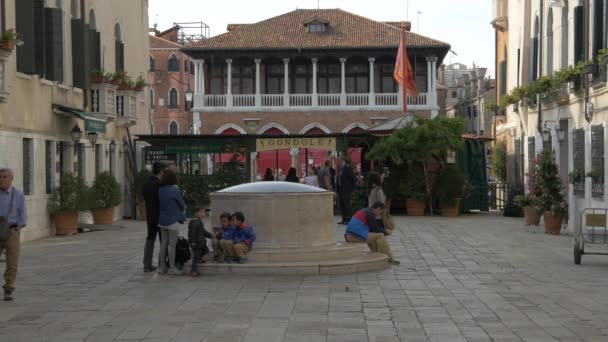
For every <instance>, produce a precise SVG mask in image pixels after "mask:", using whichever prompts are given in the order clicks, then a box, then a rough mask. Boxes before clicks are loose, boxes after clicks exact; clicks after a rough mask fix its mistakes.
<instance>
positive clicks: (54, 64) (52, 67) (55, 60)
mask: <svg viewBox="0 0 608 342" xmlns="http://www.w3.org/2000/svg"><path fill="white" fill-rule="evenodd" d="M45 27H46V34H45V37H46V41H45V49H46V68H45V70H46V72H45V78H46V79H48V80H51V81H59V82H63V11H62V10H61V9H60V8H45Z"/></svg>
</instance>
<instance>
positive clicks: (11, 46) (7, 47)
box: [0, 40, 15, 51]
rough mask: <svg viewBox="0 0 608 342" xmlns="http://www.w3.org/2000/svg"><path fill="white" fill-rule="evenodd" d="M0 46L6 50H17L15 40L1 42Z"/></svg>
mask: <svg viewBox="0 0 608 342" xmlns="http://www.w3.org/2000/svg"><path fill="white" fill-rule="evenodd" d="M0 44H1V45H0V47H2V48H3V49H4V50H9V51H12V50H13V49H15V41H14V40H3V41H2V42H0Z"/></svg>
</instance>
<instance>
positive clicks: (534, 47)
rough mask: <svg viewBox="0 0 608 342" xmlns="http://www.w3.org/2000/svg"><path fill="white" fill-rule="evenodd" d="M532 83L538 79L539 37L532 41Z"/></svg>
mask: <svg viewBox="0 0 608 342" xmlns="http://www.w3.org/2000/svg"><path fill="white" fill-rule="evenodd" d="M530 71H531V73H530V81H536V79H537V78H538V37H534V38H532V40H531V41H530Z"/></svg>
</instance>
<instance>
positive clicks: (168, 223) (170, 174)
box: [158, 169, 186, 275]
mask: <svg viewBox="0 0 608 342" xmlns="http://www.w3.org/2000/svg"><path fill="white" fill-rule="evenodd" d="M158 199H159V204H160V207H159V208H160V211H159V217H158V226H159V227H160V233H161V247H160V257H159V258H158V259H159V264H158V267H159V270H158V272H159V273H161V274H166V273H169V274H171V275H182V274H183V271H182V270H180V269H178V268H177V266H176V261H175V247H176V245H177V239H178V238H179V230H180V228H181V227H182V226H183V225H184V223H186V215H185V214H184V213H185V212H186V203H185V202H184V198H183V197H182V194H181V192H180V190H179V187H178V186H177V175H176V174H175V171H173V170H170V169H165V170H164V171H163V173H162V175H161V177H160V189H159V190H158ZM167 251H168V254H169V268H167V264H166V263H165V259H166V257H167Z"/></svg>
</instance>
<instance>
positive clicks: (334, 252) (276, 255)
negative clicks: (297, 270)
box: [248, 243, 364, 263]
mask: <svg viewBox="0 0 608 342" xmlns="http://www.w3.org/2000/svg"><path fill="white" fill-rule="evenodd" d="M363 247H364V245H363V244H355V243H340V244H337V245H335V246H317V247H301V248H272V249H270V248H255V247H254V248H253V251H252V252H251V254H250V255H249V257H248V258H249V261H250V262H254V263H258V262H262V263H267V262H297V261H303V262H309V261H324V260H336V259H346V258H354V257H357V256H359V255H360V254H361V252H362V251H363Z"/></svg>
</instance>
